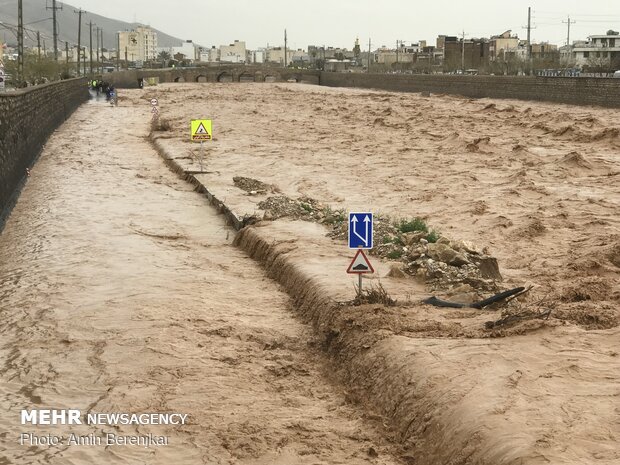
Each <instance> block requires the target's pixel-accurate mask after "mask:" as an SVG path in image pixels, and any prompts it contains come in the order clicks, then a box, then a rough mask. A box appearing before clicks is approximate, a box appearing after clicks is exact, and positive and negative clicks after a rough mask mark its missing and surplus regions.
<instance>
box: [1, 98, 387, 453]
mask: <svg viewBox="0 0 620 465" xmlns="http://www.w3.org/2000/svg"><path fill="white" fill-rule="evenodd" d="M140 95H141V94H140V91H133V92H128V93H127V94H126V95H125V97H126V98H125V100H121V104H120V106H119V107H118V108H111V107H110V106H107V105H105V104H103V103H102V102H91V103H89V104H86V105H84V106H82V107H81V108H80V109H78V111H77V112H76V113H75V114H74V115H73V116H72V118H71V119H70V120H69V121H68V122H67V123H66V124H65V125H64V126H62V127H61V128H60V129H59V130H58V131H57V133H56V134H55V135H54V136H52V138H51V139H50V141H49V142H48V144H47V146H46V148H45V150H44V152H43V154H42V156H41V158H40V160H39V161H38V162H37V164H36V166H35V167H34V169H33V170H32V174H31V177H30V178H29V180H28V183H27V185H26V187H25V188H24V190H23V192H22V194H21V197H20V199H19V202H18V203H17V205H16V207H15V209H14V210H13V212H12V215H11V216H10V218H9V220H8V222H7V224H6V227H5V229H4V231H3V232H2V234H1V235H0V299H1V300H0V410H1V411H2V415H0V464H3V465H10V464H25V463H41V464H43V463H45V464H48V463H53V464H55V463H58V464H60V463H62V464H87V463H88V464H92V463H109V464H112V463H119V464H121V463H122V464H129V463H148V464H160V463H161V464H170V463H179V464H202V463H208V464H229V463H230V464H232V463H236V464H253V465H259V464H291V463H295V464H306V463H307V464H310V463H312V464H337V463H343V464H345V463H346V464H356V463H395V462H394V461H393V459H391V458H390V457H391V456H390V454H389V450H390V446H389V445H388V444H386V443H385V441H384V440H382V439H381V436H380V434H379V433H377V431H376V430H375V429H373V427H372V426H371V425H369V423H368V422H366V421H365V420H364V419H363V416H362V414H361V413H360V411H359V410H358V409H357V408H356V407H354V406H351V405H350V404H348V403H347V402H346V401H345V393H344V392H343V391H342V390H341V389H340V388H339V387H338V385H337V384H335V383H334V382H333V381H330V380H329V377H328V376H327V375H326V373H327V368H326V365H325V361H324V360H323V359H322V358H321V356H320V355H319V354H318V352H317V350H315V349H314V345H313V341H312V338H311V331H310V329H309V328H307V327H306V326H304V325H303V324H301V323H300V322H299V321H298V320H297V319H296V318H295V316H294V315H295V314H294V311H292V309H291V308H290V307H291V303H290V301H289V298H288V297H287V295H286V294H284V293H283V292H282V291H281V290H280V289H279V288H278V286H277V285H276V284H275V283H274V282H272V281H270V280H269V279H267V278H266V277H265V275H264V272H263V270H262V269H261V268H260V267H259V266H258V265H257V264H256V263H255V262H253V261H252V260H251V259H249V258H248V257H247V256H246V255H245V254H244V253H243V252H241V251H240V250H238V249H236V248H234V247H233V246H232V240H233V236H234V232H233V231H232V230H230V229H229V228H228V227H227V226H226V225H225V223H224V220H223V218H222V217H221V216H220V215H218V214H217V213H216V212H215V210H214V209H212V208H211V207H210V206H209V205H208V204H207V201H206V199H205V198H204V197H202V196H201V195H199V194H197V193H195V192H193V190H192V187H191V186H190V185H189V184H187V183H185V182H184V181H182V180H180V179H178V178H177V177H176V176H175V175H174V174H172V173H171V172H170V171H169V170H168V169H167V168H166V167H165V165H164V163H163V162H162V160H161V159H160V158H159V157H158V156H157V155H156V153H155V152H154V151H153V149H152V148H151V146H150V145H149V143H148V142H147V141H146V139H145V137H146V136H147V133H148V121H149V118H150V112H149V106H148V100H144V99H142V98H139V97H140ZM22 409H78V410H80V411H81V414H82V415H85V414H87V413H113V412H117V413H138V414H141V413H179V414H187V415H188V417H187V421H186V422H185V424H182V425H134V424H129V425H93V424H90V425H89V424H82V425H55V426H52V425H48V426H46V425H31V424H26V425H22V424H21V418H20V414H21V411H22ZM108 433H114V434H115V435H116V436H118V437H146V436H148V435H149V434H150V435H152V437H164V438H167V443H168V445H149V446H147V447H145V446H144V445H119V444H112V445H110V444H108V445H106V444H97V439H96V438H104V437H105V435H106V434H108ZM72 434H74V435H75V437H78V438H82V444H79V445H76V444H68V439H69V438H70V436H71V435H72ZM46 437H47V438H51V437H58V438H60V441H59V443H58V444H56V445H53V446H47V445H45V444H44V442H45V438H46ZM149 437H150V436H149ZM37 438H38V439H37ZM91 439H92V440H91ZM20 441H21V444H20ZM33 441H34V442H33ZM36 441H39V443H36ZM89 441H90V443H89ZM377 454H378V457H377Z"/></svg>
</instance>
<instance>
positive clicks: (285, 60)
mask: <svg viewBox="0 0 620 465" xmlns="http://www.w3.org/2000/svg"><path fill="white" fill-rule="evenodd" d="M286 40H287V39H286V29H284V67H285V68H286V67H287V66H288V61H287V59H286V58H287V56H286V46H287V42H286Z"/></svg>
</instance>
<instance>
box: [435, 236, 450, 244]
mask: <svg viewBox="0 0 620 465" xmlns="http://www.w3.org/2000/svg"><path fill="white" fill-rule="evenodd" d="M436 243H437V244H445V245H447V246H451V245H452V244H451V243H450V239H448V238H447V237H443V236H442V237H440V238H439V239H437V242H436Z"/></svg>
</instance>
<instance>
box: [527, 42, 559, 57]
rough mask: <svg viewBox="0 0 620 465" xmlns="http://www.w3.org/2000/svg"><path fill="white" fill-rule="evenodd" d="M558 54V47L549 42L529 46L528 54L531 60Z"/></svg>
mask: <svg viewBox="0 0 620 465" xmlns="http://www.w3.org/2000/svg"><path fill="white" fill-rule="evenodd" d="M557 53H558V46H557V45H554V44H550V43H549V42H541V43H539V44H532V45H531V46H530V54H531V55H532V57H533V58H544V57H547V56H550V55H555V54H557Z"/></svg>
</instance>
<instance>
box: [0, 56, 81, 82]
mask: <svg viewBox="0 0 620 465" xmlns="http://www.w3.org/2000/svg"><path fill="white" fill-rule="evenodd" d="M5 71H6V73H7V74H8V75H9V76H11V80H10V81H9V83H8V84H9V85H12V86H15V87H25V85H26V84H28V85H36V84H43V83H45V82H49V81H57V80H59V79H67V78H70V77H72V76H74V75H75V64H74V63H70V64H67V63H66V62H65V61H62V60H59V61H58V62H56V61H55V60H54V59H53V58H51V57H46V56H41V57H40V58H39V56H38V55H36V54H26V55H25V56H24V75H23V76H22V78H21V79H20V80H18V72H17V61H6V62H5Z"/></svg>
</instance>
